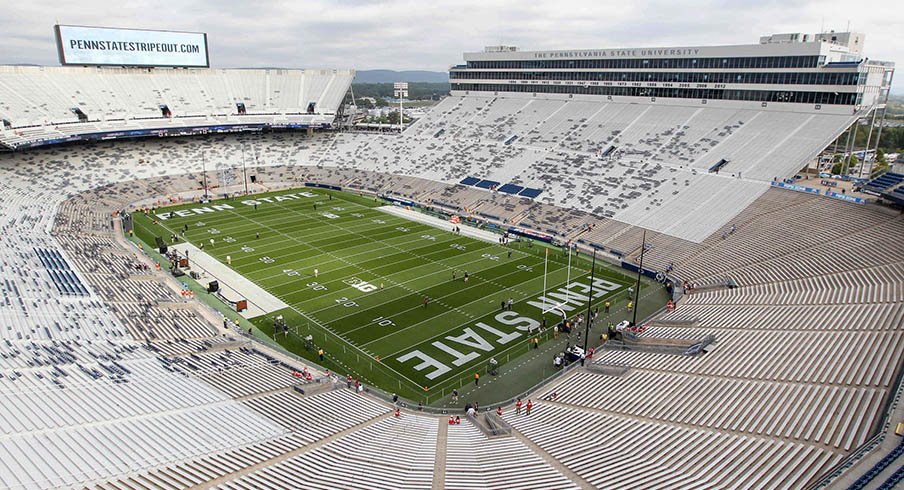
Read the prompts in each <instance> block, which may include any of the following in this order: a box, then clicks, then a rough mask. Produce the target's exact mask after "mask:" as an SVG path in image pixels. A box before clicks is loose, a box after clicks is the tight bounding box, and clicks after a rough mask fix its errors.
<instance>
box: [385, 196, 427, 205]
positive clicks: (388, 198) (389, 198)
mask: <svg viewBox="0 0 904 490" xmlns="http://www.w3.org/2000/svg"><path fill="white" fill-rule="evenodd" d="M380 198H381V199H384V200H386V201H389V202H391V203H392V204H395V205H396V206H410V207H418V205H417V203H415V202H414V201H409V200H407V199H399V198H397V197H394V196H391V195H389V194H380Z"/></svg>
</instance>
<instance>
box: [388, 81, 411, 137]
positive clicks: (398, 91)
mask: <svg viewBox="0 0 904 490" xmlns="http://www.w3.org/2000/svg"><path fill="white" fill-rule="evenodd" d="M392 88H393V94H394V95H395V96H396V97H398V99H399V134H402V131H404V130H405V127H404V126H403V123H402V121H403V117H402V98H403V97H408V82H396V83H394V84H392Z"/></svg>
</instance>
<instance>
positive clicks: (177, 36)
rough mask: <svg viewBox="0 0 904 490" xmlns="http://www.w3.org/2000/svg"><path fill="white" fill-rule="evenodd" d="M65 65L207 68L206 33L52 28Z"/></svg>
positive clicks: (106, 28)
mask: <svg viewBox="0 0 904 490" xmlns="http://www.w3.org/2000/svg"><path fill="white" fill-rule="evenodd" d="M54 31H55V34H56V41H57V51H58V52H59V55H60V63H62V64H64V65H114V66H179V67H204V68H206V67H209V66H210V60H209V58H208V55H207V34H205V33H202V32H176V31H150V30H143V29H113V28H108V27H84V26H66V25H57V26H54Z"/></svg>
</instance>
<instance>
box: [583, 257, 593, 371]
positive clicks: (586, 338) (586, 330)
mask: <svg viewBox="0 0 904 490" xmlns="http://www.w3.org/2000/svg"><path fill="white" fill-rule="evenodd" d="M594 272H596V248H594V249H593V262H592V263H591V266H590V299H589V300H587V326H586V327H584V353H585V354H586V352H587V342H588V341H589V340H590V315H591V310H590V307H591V306H592V305H593V273H594Z"/></svg>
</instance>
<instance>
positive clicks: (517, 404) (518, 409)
mask: <svg viewBox="0 0 904 490" xmlns="http://www.w3.org/2000/svg"><path fill="white" fill-rule="evenodd" d="M515 415H521V399H520V398H519V399H518V401H516V402H515Z"/></svg>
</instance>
